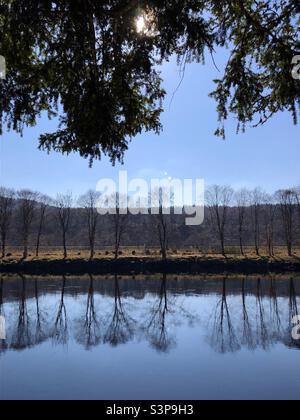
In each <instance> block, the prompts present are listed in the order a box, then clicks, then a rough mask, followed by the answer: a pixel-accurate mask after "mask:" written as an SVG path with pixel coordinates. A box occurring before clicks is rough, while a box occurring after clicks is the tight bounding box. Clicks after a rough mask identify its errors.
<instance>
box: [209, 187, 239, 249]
mask: <svg viewBox="0 0 300 420" xmlns="http://www.w3.org/2000/svg"><path fill="white" fill-rule="evenodd" d="M233 194H234V192H233V190H232V188H230V187H228V186H220V185H213V186H211V187H210V188H209V189H208V190H207V193H206V201H207V204H208V207H209V210H210V214H211V219H212V221H213V223H214V224H216V226H217V231H218V234H219V239H220V244H221V250H222V255H223V256H226V252H225V232H226V224H227V216H228V209H229V206H230V204H231V200H232V197H233Z"/></svg>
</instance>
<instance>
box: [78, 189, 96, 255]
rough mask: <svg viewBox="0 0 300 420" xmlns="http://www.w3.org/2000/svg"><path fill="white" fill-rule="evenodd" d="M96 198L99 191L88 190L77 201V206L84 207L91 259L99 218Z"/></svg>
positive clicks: (93, 253) (93, 252)
mask: <svg viewBox="0 0 300 420" xmlns="http://www.w3.org/2000/svg"><path fill="white" fill-rule="evenodd" d="M98 199H99V193H97V192H95V191H92V190H91V191H88V192H87V193H86V194H85V195H83V196H82V197H80V199H79V201H78V203H79V206H80V207H83V209H84V215H85V221H86V224H87V229H88V238H89V246H90V259H91V260H92V259H93V258H94V255H95V241H96V232H97V225H98V219H99V213H98V211H97V203H98Z"/></svg>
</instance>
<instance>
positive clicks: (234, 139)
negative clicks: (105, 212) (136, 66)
mask: <svg viewBox="0 0 300 420" xmlns="http://www.w3.org/2000/svg"><path fill="white" fill-rule="evenodd" d="M224 58H225V55H224V54H222V53H221V54H218V55H217V56H216V57H215V60H216V62H217V65H218V66H219V67H220V68H221V69H222V65H223V64H224ZM162 74H163V78H164V80H165V84H164V86H165V88H166V90H167V91H168V97H167V98H166V101H165V113H164V114H163V117H162V122H163V125H164V131H163V132H162V134H161V135H160V136H157V135H155V134H154V133H150V134H149V133H148V134H143V135H140V136H138V137H136V138H135V139H134V140H133V142H132V143H131V145H130V147H129V151H128V152H127V154H126V156H125V164H124V166H121V165H117V166H116V167H115V168H113V167H112V166H111V164H110V162H109V160H108V159H103V160H102V161H101V162H95V163H94V166H93V168H92V169H90V168H89V166H88V161H87V160H84V159H82V158H80V156H78V155H75V154H73V155H69V156H62V155H60V154H58V153H51V154H50V155H48V154H46V153H45V152H41V151H39V150H38V149H37V145H38V137H39V134H40V133H43V132H49V131H54V130H55V129H56V124H57V123H56V121H51V122H49V121H48V119H47V118H46V117H45V118H42V119H41V120H40V121H39V123H38V125H37V126H36V127H34V128H31V129H26V130H25V132H24V136H23V138H21V137H20V136H18V135H16V134H15V133H14V132H10V133H5V134H4V135H3V136H2V138H1V140H0V153H1V177H0V183H1V184H2V185H5V186H7V187H13V188H15V189H20V188H30V189H33V190H37V191H41V192H43V193H47V194H50V195H52V196H55V195H56V194H57V193H58V192H62V193H64V192H66V191H73V193H74V195H76V196H78V195H80V194H82V193H84V192H85V191H86V190H88V189H94V188H95V187H96V184H97V181H98V180H99V179H101V178H114V179H116V178H117V176H118V172H119V170H120V169H122V170H127V171H128V173H129V177H130V178H136V177H144V178H146V179H150V178H153V177H154V178H155V177H164V176H165V175H166V174H168V176H171V177H174V178H192V179H195V178H204V180H205V183H206V184H214V183H218V184H230V185H232V186H233V187H235V188H239V187H242V186H246V187H248V188H254V187H256V186H261V187H263V188H264V189H266V190H267V191H269V192H272V191H275V190H277V189H279V188H283V187H287V186H293V185H298V184H300V165H299V141H300V139H299V126H298V127H295V126H293V123H292V118H291V116H290V115H289V114H288V113H283V114H278V115H277V116H276V117H275V118H273V120H271V121H270V122H269V123H268V124H267V125H265V126H263V127H260V128H256V129H254V128H249V129H248V130H247V132H246V134H239V135H236V121H235V120H234V118H231V119H230V120H229V121H228V122H227V139H226V141H223V140H221V139H219V138H216V137H215V136H214V134H213V133H214V131H215V129H216V128H217V113H216V104H215V102H214V100H213V99H211V98H209V97H208V94H209V93H210V92H211V91H212V90H213V89H214V84H213V82H212V81H213V79H215V78H218V77H220V73H218V71H217V69H216V68H215V66H214V65H213V63H212V60H211V59H210V58H208V59H207V63H206V65H205V66H202V65H201V64H192V65H188V66H187V68H186V73H185V77H184V81H183V83H182V84H181V86H180V88H179V90H178V91H177V93H176V95H175V97H174V99H173V101H172V104H171V98H172V95H173V93H174V91H176V88H177V87H178V84H179V82H180V79H181V76H180V73H179V67H178V66H177V65H176V63H175V62H174V61H172V62H170V63H167V64H165V65H164V66H163V68H162Z"/></svg>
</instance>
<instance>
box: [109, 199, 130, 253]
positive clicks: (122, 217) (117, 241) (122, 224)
mask: <svg viewBox="0 0 300 420" xmlns="http://www.w3.org/2000/svg"><path fill="white" fill-rule="evenodd" d="M124 200H125V197H122V196H120V195H119V193H117V194H116V202H115V208H114V209H113V210H114V214H112V215H111V217H112V225H113V234H114V256H115V259H116V260H117V259H118V257H119V253H120V248H121V243H122V239H123V237H124V234H125V233H126V229H127V226H128V209H127V208H124V206H123V205H122V202H124Z"/></svg>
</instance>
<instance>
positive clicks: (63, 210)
mask: <svg viewBox="0 0 300 420" xmlns="http://www.w3.org/2000/svg"><path fill="white" fill-rule="evenodd" d="M72 205H73V197H72V194H71V193H67V194H65V195H62V194H59V195H58V196H57V198H56V207H57V220H58V223H59V225H60V229H61V234H62V245H63V249H64V259H66V258H68V252H67V235H68V232H69V229H70V224H71V215H72Z"/></svg>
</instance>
